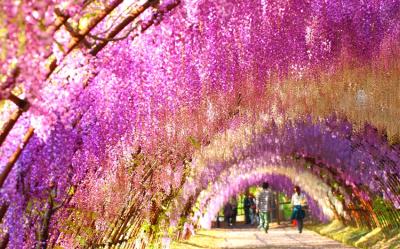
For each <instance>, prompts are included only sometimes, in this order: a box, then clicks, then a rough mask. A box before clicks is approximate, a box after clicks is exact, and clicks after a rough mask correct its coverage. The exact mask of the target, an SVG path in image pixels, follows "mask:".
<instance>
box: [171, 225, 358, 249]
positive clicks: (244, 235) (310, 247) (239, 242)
mask: <svg viewBox="0 0 400 249" xmlns="http://www.w3.org/2000/svg"><path fill="white" fill-rule="evenodd" d="M172 248H173V249H183V248H188V249H190V248H192V249H193V248H210V249H211V248H236V249H239V248H241V249H244V248H248V249H250V248H258V249H261V248H262V249H298V248H301V249H303V248H306V249H315V248H320V249H339V248H345V249H347V248H353V247H349V246H345V245H342V244H341V243H339V242H336V241H334V240H331V239H329V238H326V237H323V236H321V235H319V234H317V233H315V232H312V231H309V230H304V231H303V233H302V234H299V233H298V232H297V230H296V229H294V228H292V227H274V228H272V229H270V230H269V232H268V234H266V233H264V232H262V231H259V230H257V229H255V228H246V227H244V228H243V227H241V228H236V229H235V228H234V229H211V230H204V231H199V232H198V234H197V235H196V236H194V237H192V238H191V239H190V240H188V241H184V242H181V243H174V244H173V246H172Z"/></svg>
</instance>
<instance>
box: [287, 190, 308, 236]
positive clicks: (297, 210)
mask: <svg viewBox="0 0 400 249" xmlns="http://www.w3.org/2000/svg"><path fill="white" fill-rule="evenodd" d="M291 203H292V206H293V212H292V216H291V217H290V219H291V220H292V221H293V220H296V223H297V229H298V230H299V233H302V232H303V219H304V217H305V212H304V210H303V207H304V206H305V205H306V197H305V196H304V194H303V193H302V192H301V189H300V187H299V186H295V187H294V194H293V195H292V201H291Z"/></svg>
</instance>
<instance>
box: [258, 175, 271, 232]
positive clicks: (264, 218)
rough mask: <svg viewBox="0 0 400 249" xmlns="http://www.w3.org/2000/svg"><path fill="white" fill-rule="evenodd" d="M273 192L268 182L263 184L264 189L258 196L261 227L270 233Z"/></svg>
mask: <svg viewBox="0 0 400 249" xmlns="http://www.w3.org/2000/svg"><path fill="white" fill-rule="evenodd" d="M271 207H272V192H271V190H269V184H268V182H264V183H263V184H262V190H261V192H260V194H259V195H258V197H257V210H258V213H259V215H260V228H261V229H262V230H264V231H265V232H266V233H268V229H269V222H270V219H271V214H270V212H271Z"/></svg>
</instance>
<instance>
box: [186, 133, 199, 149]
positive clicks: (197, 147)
mask: <svg viewBox="0 0 400 249" xmlns="http://www.w3.org/2000/svg"><path fill="white" fill-rule="evenodd" d="M188 140H189V142H190V143H191V144H192V145H193V147H195V148H196V149H200V147H201V144H200V142H199V141H197V139H195V138H194V137H192V136H189V138H188Z"/></svg>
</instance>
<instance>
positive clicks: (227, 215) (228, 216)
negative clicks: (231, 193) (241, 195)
mask: <svg viewBox="0 0 400 249" xmlns="http://www.w3.org/2000/svg"><path fill="white" fill-rule="evenodd" d="M232 215H233V209H232V205H231V203H230V202H227V203H226V204H225V206H224V221H225V222H226V224H227V225H228V226H232Z"/></svg>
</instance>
